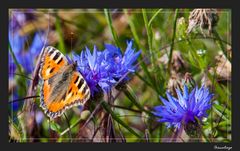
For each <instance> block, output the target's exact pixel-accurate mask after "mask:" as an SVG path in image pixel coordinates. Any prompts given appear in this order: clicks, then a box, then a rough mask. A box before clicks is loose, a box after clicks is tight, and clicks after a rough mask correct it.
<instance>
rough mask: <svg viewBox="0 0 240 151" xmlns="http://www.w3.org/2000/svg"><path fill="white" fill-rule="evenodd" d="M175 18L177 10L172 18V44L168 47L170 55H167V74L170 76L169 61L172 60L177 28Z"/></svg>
mask: <svg viewBox="0 0 240 151" xmlns="http://www.w3.org/2000/svg"><path fill="white" fill-rule="evenodd" d="M177 17H178V9H176V10H175V16H174V24H173V35H172V43H171V47H170V55H169V60H168V73H169V75H170V71H171V69H170V68H171V60H172V53H173V48H174V40H175V36H176V27H177Z"/></svg>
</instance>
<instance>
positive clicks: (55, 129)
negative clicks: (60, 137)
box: [50, 122, 61, 133]
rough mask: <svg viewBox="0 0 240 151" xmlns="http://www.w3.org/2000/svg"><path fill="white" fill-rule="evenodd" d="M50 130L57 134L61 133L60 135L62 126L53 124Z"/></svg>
mask: <svg viewBox="0 0 240 151" xmlns="http://www.w3.org/2000/svg"><path fill="white" fill-rule="evenodd" d="M50 128H51V129H52V130H53V131H56V132H59V133H60V128H61V127H60V125H59V124H57V123H56V122H51V123H50Z"/></svg>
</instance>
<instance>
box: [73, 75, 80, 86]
mask: <svg viewBox="0 0 240 151" xmlns="http://www.w3.org/2000/svg"><path fill="white" fill-rule="evenodd" d="M78 79H79V76H78V77H77V79H76V80H75V81H74V84H76V83H77V81H78Z"/></svg>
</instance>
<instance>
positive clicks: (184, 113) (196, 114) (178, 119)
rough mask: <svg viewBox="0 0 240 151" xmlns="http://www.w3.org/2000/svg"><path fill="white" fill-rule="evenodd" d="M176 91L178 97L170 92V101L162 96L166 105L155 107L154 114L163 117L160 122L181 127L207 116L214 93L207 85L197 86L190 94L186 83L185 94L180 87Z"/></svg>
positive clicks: (168, 95) (168, 96)
mask: <svg viewBox="0 0 240 151" xmlns="http://www.w3.org/2000/svg"><path fill="white" fill-rule="evenodd" d="M176 92H177V96H178V99H177V98H175V97H173V96H171V95H170V94H169V93H168V92H167V93H166V94H167V98H168V101H167V100H166V99H164V98H162V97H160V98H161V100H162V102H163V104H164V105H160V106H156V107H155V108H154V109H155V111H154V114H155V115H157V116H160V117H161V118H160V119H159V120H158V121H159V122H166V123H167V126H168V127H171V126H173V127H175V128H177V129H180V128H181V127H182V126H184V124H188V123H189V122H196V121H195V118H197V119H199V120H202V118H203V117H207V110H208V109H210V108H211V105H212V104H211V102H210V100H211V99H212V97H213V94H211V93H210V92H209V90H208V89H207V88H206V87H204V86H202V87H201V88H200V89H198V87H195V88H194V89H193V90H192V91H191V93H190V94H189V93H188V88H187V86H186V85H184V91H183V94H182V93H181V92H180V90H178V89H176Z"/></svg>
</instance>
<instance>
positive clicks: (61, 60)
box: [39, 46, 90, 119]
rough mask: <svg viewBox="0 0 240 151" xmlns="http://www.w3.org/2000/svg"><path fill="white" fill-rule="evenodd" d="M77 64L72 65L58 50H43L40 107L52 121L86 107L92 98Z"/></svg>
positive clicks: (40, 75)
mask: <svg viewBox="0 0 240 151" xmlns="http://www.w3.org/2000/svg"><path fill="white" fill-rule="evenodd" d="M76 66H77V63H76V62H74V63H72V64H70V63H69V62H68V60H67V58H66V57H65V56H64V55H63V54H62V53H61V52H60V51H59V50H57V49H56V48H54V47H51V46H48V47H46V48H45V49H44V50H43V55H42V58H41V64H40V70H39V77H40V79H41V98H40V107H42V109H43V110H44V112H45V114H46V115H47V116H49V117H50V119H53V118H56V117H58V116H61V115H62V114H63V112H64V111H65V110H66V109H69V108H71V107H73V106H77V105H84V103H85V102H86V101H87V100H88V99H89V98H90V89H89V86H88V85H87V82H86V81H85V80H84V78H83V76H82V75H81V74H80V72H78V71H76Z"/></svg>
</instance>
